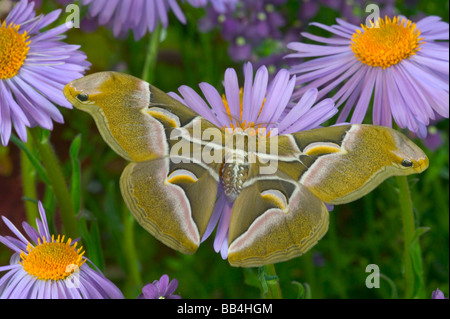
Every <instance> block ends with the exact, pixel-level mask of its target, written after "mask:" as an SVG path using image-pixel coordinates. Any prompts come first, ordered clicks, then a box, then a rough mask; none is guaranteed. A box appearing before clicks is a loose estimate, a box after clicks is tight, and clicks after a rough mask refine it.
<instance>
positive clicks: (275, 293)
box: [264, 264, 282, 299]
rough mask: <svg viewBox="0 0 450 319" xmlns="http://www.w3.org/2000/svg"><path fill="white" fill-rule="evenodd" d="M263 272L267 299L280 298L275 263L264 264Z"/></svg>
mask: <svg viewBox="0 0 450 319" xmlns="http://www.w3.org/2000/svg"><path fill="white" fill-rule="evenodd" d="M264 272H265V276H266V278H267V279H266V283H267V288H268V290H267V296H265V298H269V299H282V296H281V288H280V283H279V280H278V276H277V272H276V271H275V265H274V264H269V265H265V266H264Z"/></svg>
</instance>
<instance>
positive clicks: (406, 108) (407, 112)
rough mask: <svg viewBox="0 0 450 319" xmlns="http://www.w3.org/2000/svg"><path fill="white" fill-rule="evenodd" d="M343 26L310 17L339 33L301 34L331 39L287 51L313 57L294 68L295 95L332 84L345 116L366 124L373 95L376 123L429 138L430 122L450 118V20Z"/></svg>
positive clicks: (397, 20)
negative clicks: (365, 118) (448, 21)
mask: <svg viewBox="0 0 450 319" xmlns="http://www.w3.org/2000/svg"><path fill="white" fill-rule="evenodd" d="M337 23H338V25H332V26H326V25H323V24H321V23H311V25H314V26H317V27H319V28H321V29H324V30H326V31H328V32H331V33H333V34H334V36H335V37H333V38H324V37H319V36H316V35H313V34H309V33H303V34H302V35H303V36H304V37H306V38H308V39H311V40H313V41H316V42H319V43H323V44H325V45H315V44H305V43H290V44H289V45H288V48H290V49H293V50H295V51H297V52H296V53H293V54H290V55H288V57H295V58H308V57H312V58H314V59H312V60H310V61H307V62H305V63H300V64H298V65H296V66H294V67H292V68H291V74H296V75H297V82H296V84H297V85H302V86H301V87H300V89H299V90H297V91H296V92H295V93H294V97H295V96H301V95H302V94H303V93H304V92H306V91H307V90H308V89H309V88H312V87H317V88H319V89H320V93H319V97H322V96H324V95H326V94H328V93H329V92H330V91H331V90H333V89H336V90H337V92H336V93H335V94H334V96H333V100H334V101H335V102H336V105H337V106H340V105H342V104H343V103H345V105H344V107H343V109H342V111H341V113H340V115H339V118H338V122H339V121H346V119H347V118H348V117H349V114H350V112H351V110H352V109H353V114H352V117H351V122H352V123H361V122H362V121H363V120H364V116H365V115H366V113H367V110H368V106H369V103H370V101H371V99H372V97H373V116H372V119H373V123H374V124H377V125H384V126H392V118H394V121H395V122H396V123H397V124H398V126H400V127H401V128H408V129H409V130H410V131H412V132H416V133H417V134H418V135H419V136H421V137H424V136H426V132H427V130H426V126H427V125H429V123H430V120H433V119H435V118H436V116H438V115H440V116H442V117H445V118H448V116H449V102H448V100H449V73H448V71H449V63H448V62H449V50H448V49H449V47H448V42H441V40H448V32H449V27H448V23H446V22H443V21H441V18H439V17H436V16H430V17H427V18H424V19H422V20H420V21H419V22H417V23H412V22H411V21H410V20H406V19H405V18H401V17H395V18H393V19H390V18H388V17H386V19H385V20H382V19H380V20H379V21H377V22H375V23H376V27H371V28H368V27H366V26H365V25H361V27H357V26H355V25H352V24H350V23H348V22H345V21H343V20H340V19H337Z"/></svg>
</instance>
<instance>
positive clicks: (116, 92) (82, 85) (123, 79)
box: [64, 72, 150, 114]
mask: <svg viewBox="0 0 450 319" xmlns="http://www.w3.org/2000/svg"><path fill="white" fill-rule="evenodd" d="M149 94H150V93H149V88H148V84H147V83H146V82H144V81H142V80H140V79H138V78H136V77H134V76H131V75H128V74H123V73H118V72H99V73H94V74H90V75H87V76H85V77H83V78H80V79H78V80H75V81H72V82H70V83H69V84H67V85H66V86H65V88H64V95H65V97H66V99H67V100H68V101H69V102H70V103H72V104H73V105H74V106H75V107H76V108H78V109H81V110H83V111H86V112H89V113H95V112H97V111H98V110H99V109H101V110H103V111H105V112H107V113H108V114H111V112H112V114H114V113H117V114H123V112H124V111H130V110H131V111H133V110H138V111H139V110H142V109H143V108H146V107H147V106H148V101H149ZM108 111H109V112H108Z"/></svg>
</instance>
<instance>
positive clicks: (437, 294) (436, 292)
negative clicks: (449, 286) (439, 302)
mask: <svg viewBox="0 0 450 319" xmlns="http://www.w3.org/2000/svg"><path fill="white" fill-rule="evenodd" d="M431 299H448V298H445V296H444V293H443V292H442V291H440V290H439V288H438V289H436V290H434V291H433V293H432V294H431Z"/></svg>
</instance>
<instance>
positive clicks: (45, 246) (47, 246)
mask: <svg viewBox="0 0 450 319" xmlns="http://www.w3.org/2000/svg"><path fill="white" fill-rule="evenodd" d="M71 242H72V240H71V239H70V238H69V239H68V240H67V242H64V236H62V238H61V237H60V236H59V235H58V238H57V239H56V240H54V237H53V236H52V240H51V242H47V241H46V239H45V237H44V242H43V243H41V241H40V240H39V242H38V245H37V246H36V247H33V246H32V245H31V244H28V246H27V251H28V254H25V253H24V252H23V251H22V252H20V258H21V261H20V262H19V263H20V264H21V265H22V266H23V269H24V270H25V271H26V272H27V273H28V274H30V275H31V276H35V277H37V278H38V279H39V280H61V279H65V278H66V277H68V276H69V275H70V274H71V273H73V272H74V271H76V270H78V269H79V268H80V267H81V265H83V264H84V262H85V261H86V259H83V254H84V251H83V250H82V249H83V247H80V248H78V249H76V246H77V243H74V244H73V245H71Z"/></svg>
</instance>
